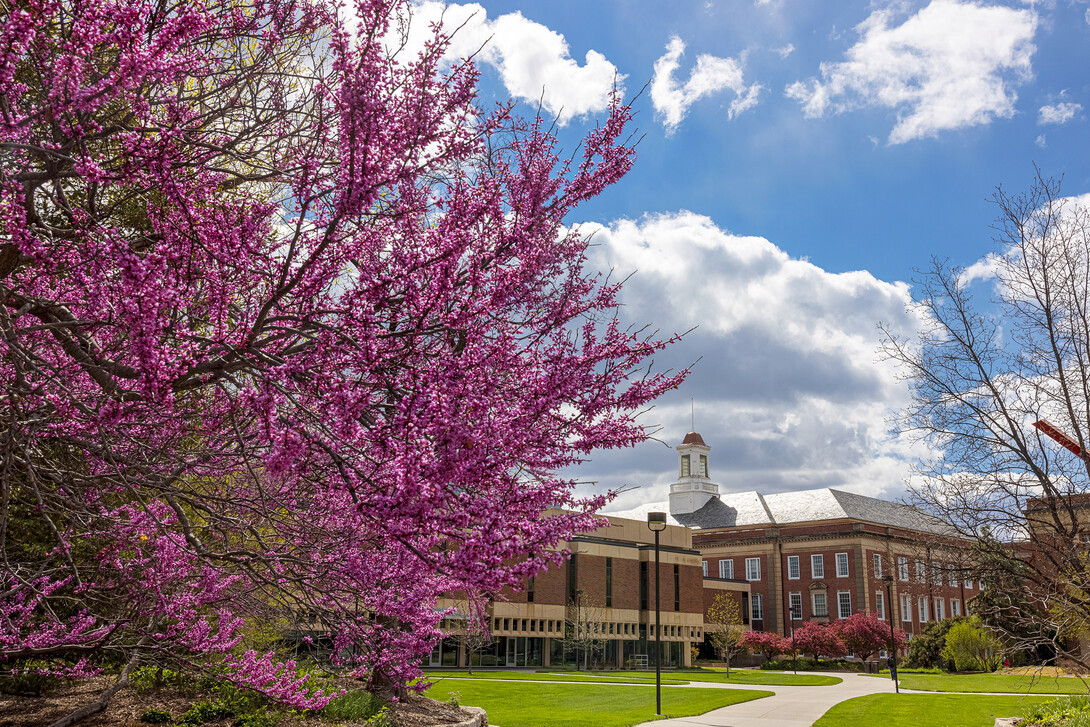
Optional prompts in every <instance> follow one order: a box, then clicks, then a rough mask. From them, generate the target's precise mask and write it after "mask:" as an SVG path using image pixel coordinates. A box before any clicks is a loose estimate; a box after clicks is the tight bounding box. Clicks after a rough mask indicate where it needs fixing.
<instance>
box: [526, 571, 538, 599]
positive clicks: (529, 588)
mask: <svg viewBox="0 0 1090 727" xmlns="http://www.w3.org/2000/svg"><path fill="white" fill-rule="evenodd" d="M535 580H536V578H535V577H534V576H530V580H528V581H526V603H533V602H534V581H535Z"/></svg>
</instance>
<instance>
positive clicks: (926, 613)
mask: <svg viewBox="0 0 1090 727" xmlns="http://www.w3.org/2000/svg"><path fill="white" fill-rule="evenodd" d="M916 611H917V614H916V615H917V616H918V617H919V619H920V623H921V624H925V623H930V622H931V604H930V603H929V602H928V600H927V596H920V597H919V598H918V599H917V600H916Z"/></svg>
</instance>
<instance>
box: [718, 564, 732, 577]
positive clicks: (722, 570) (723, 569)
mask: <svg viewBox="0 0 1090 727" xmlns="http://www.w3.org/2000/svg"><path fill="white" fill-rule="evenodd" d="M719 577H720V578H734V561H733V560H721V561H719Z"/></svg>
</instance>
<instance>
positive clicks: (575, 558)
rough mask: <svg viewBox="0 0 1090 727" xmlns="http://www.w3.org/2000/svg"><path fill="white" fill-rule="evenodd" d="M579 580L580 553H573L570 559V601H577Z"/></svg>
mask: <svg viewBox="0 0 1090 727" xmlns="http://www.w3.org/2000/svg"><path fill="white" fill-rule="evenodd" d="M578 581H579V554H578V553H572V554H571V560H569V561H568V602H569V603H575V602H576V601H575V597H576V596H577V595H578V594H577V591H578V590H579V588H578V586H577V585H576V583H577V582H578Z"/></svg>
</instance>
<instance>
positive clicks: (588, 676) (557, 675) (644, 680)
mask: <svg viewBox="0 0 1090 727" xmlns="http://www.w3.org/2000/svg"><path fill="white" fill-rule="evenodd" d="M424 675H425V676H427V677H428V678H429V679H507V680H512V681H534V682H615V683H617V684H654V683H655V675H654V674H652V675H650V676H648V675H647V674H643V673H640V672H635V673H633V672H586V671H583V672H578V671H573V672H536V671H475V672H473V673H472V674H470V673H469V672H467V671H465V670H458V671H426V672H424ZM685 676H686V677H688V674H686V675H685ZM662 683H663V684H675V685H676V684H688V683H689V680H688V678H686V679H678V678H676V676H671V677H670V678H667V677H666V675H665V674H664V675H663V677H662Z"/></svg>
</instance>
